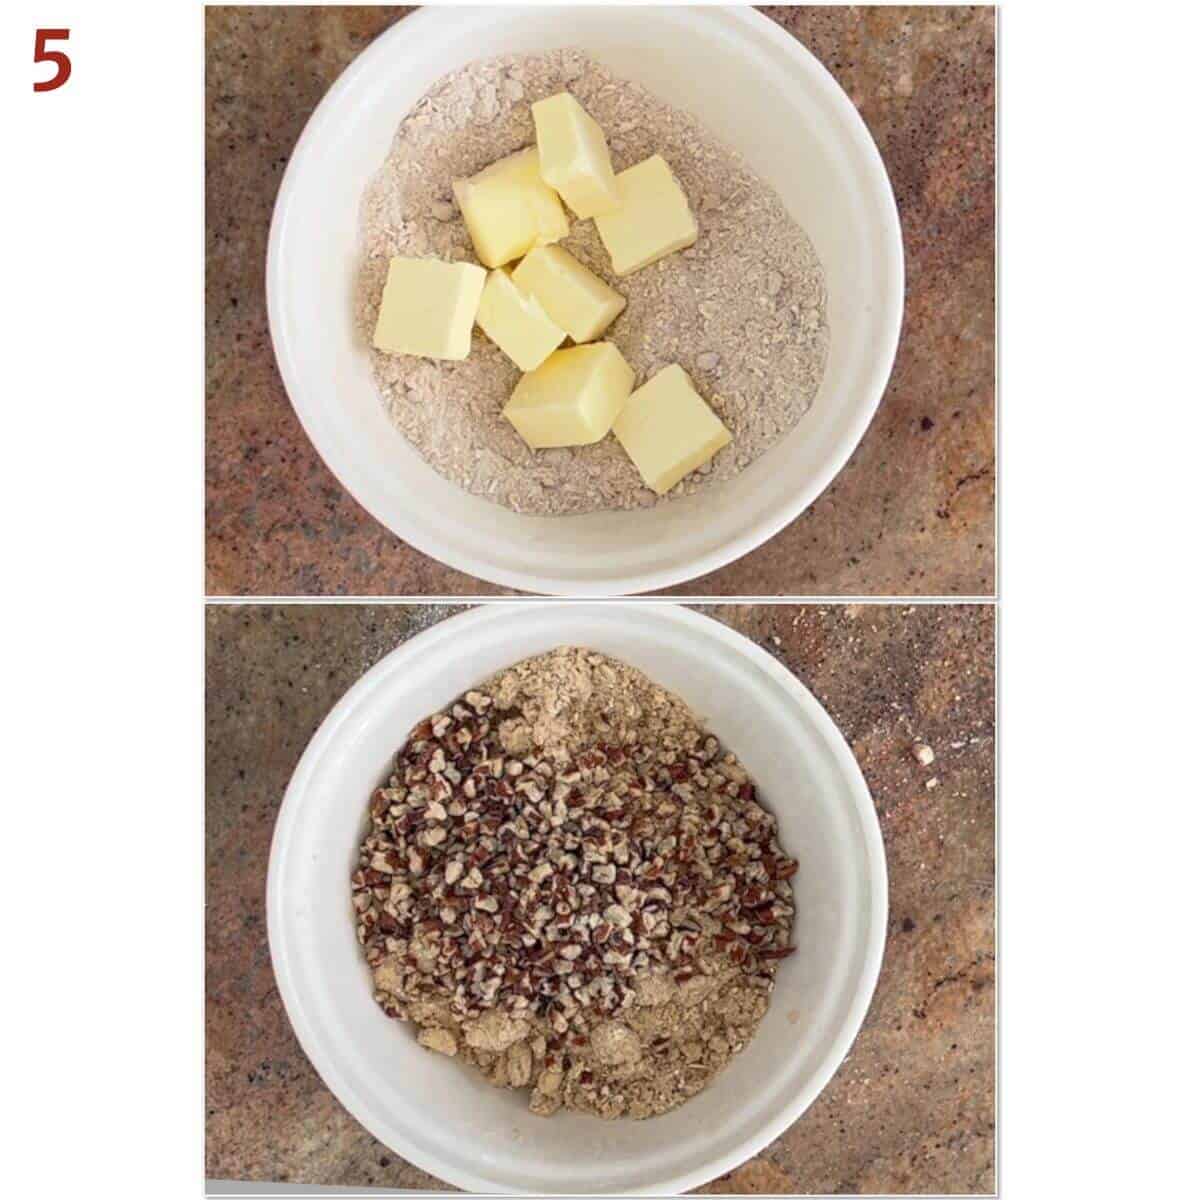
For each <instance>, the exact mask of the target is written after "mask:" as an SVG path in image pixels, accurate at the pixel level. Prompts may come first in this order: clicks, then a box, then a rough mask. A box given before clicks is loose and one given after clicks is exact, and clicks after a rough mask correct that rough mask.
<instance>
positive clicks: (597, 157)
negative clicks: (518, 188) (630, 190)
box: [532, 92, 621, 217]
mask: <svg viewBox="0 0 1200 1200" xmlns="http://www.w3.org/2000/svg"><path fill="white" fill-rule="evenodd" d="M532 107H533V123H534V125H535V126H536V127H537V148H538V159H539V162H540V164H541V170H542V178H543V179H544V180H545V181H546V182H547V183H548V184H549V185H550V186H551V187H552V188H554V190H555V191H556V192H558V194H559V195H560V196H561V197H562V198H563V199H564V200H565V201H566V202H567V204H569V205H570V207H571V209H572V210H573V211H574V213H575V215H576V216H577V217H595V216H598V215H599V214H600V213H607V212H612V211H614V210H615V209H617V208H620V206H621V195H620V193H619V192H618V191H617V177H616V175H614V174H613V169H612V160H611V159H610V158H609V156H608V142H607V141H605V139H604V130H603V129H601V128H600V126H599V125H597V124H596V122H595V121H594V120H593V119H592V118H591V116H590V115H589V114H588V112H587V110H586V109H585V108H584V107H583V105H582V104H580V103H579V101H578V100H576V99H575V97H574V96H572V95H571V93H570V92H559V93H558V95H556V96H551V97H550V98H549V99H547V100H538V101H536V102H535V103H534V104H533V106H532Z"/></svg>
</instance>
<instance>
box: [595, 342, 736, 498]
mask: <svg viewBox="0 0 1200 1200" xmlns="http://www.w3.org/2000/svg"><path fill="white" fill-rule="evenodd" d="M613 433H614V434H615V435H616V438H617V441H619V442H620V443H621V445H622V446H624V447H625V453H626V454H628V455H629V457H630V458H631V459H633V465H634V466H635V467H637V469H638V471H639V472H640V473H641V476H642V478H643V479H644V480H645V481H646V486H647V487H650V488H653V489H654V491H656V492H657V493H658V494H659V495H660V496H662V495H664V494H665V493H667V492H669V491H670V490H671V489H672V488H673V487H674V486H675V485H676V484H677V483H678V482H679V481H680V480H681V479H682V478H683V477H684V476H685V475H686V474H688V472H689V471H694V470H695V469H696V468H697V467H699V466H703V465H704V464H705V463H706V462H708V460H709V459H710V458H712V456H713V455H714V454H716V452H717V451H718V450H720V449H721V447H722V446H727V445H728V444H729V443H730V442H731V441H732V440H733V436H732V435H731V434H730V432H729V430H728V429H726V428H725V426H724V425H723V424H722V423H721V419H720V418H719V417H718V416H717V415H716V413H714V412H713V410H712V409H711V408H709V407H708V405H707V404H705V402H704V400H703V398H702V397H701V396H700V394H699V393H698V392H697V391H696V389H695V388H694V387H693V386H692V381H691V380H690V379H689V378H688V374H687V372H686V371H685V370H684V369H683V368H682V367H680V366H678V365H675V366H670V367H664V368H663V369H662V370H661V371H659V373H658V374H657V375H655V376H654V378H653V379H651V380H649V381H648V382H647V383H644V384H642V386H641V387H640V388H638V390H637V391H636V392H634V393H633V395H632V396H630V397H629V399H628V401H627V402H626V403H625V406H624V407H623V408H622V409H621V412H620V415H619V416H618V417H617V419H616V421H615V422H614V424H613Z"/></svg>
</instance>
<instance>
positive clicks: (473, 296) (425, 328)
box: [374, 258, 487, 359]
mask: <svg viewBox="0 0 1200 1200" xmlns="http://www.w3.org/2000/svg"><path fill="white" fill-rule="evenodd" d="M486 281H487V272H486V271H485V270H484V269H483V268H482V267H477V266H476V265H475V264H474V263H448V262H441V261H439V260H438V259H436V258H393V259H392V260H391V261H390V262H389V263H388V274H387V282H386V283H385V284H384V285H383V299H382V300H381V301H380V303H379V319H378V320H377V321H376V322H375V338H374V341H375V345H376V346H377V347H378V348H379V349H380V350H385V351H387V353H389V354H420V355H423V356H424V357H426V358H451V359H463V358H466V357H467V355H468V354H470V352H471V327H472V326H473V325H474V324H475V313H476V310H477V309H478V308H479V298H480V295H481V294H482V293H483V285H484V283H485V282H486Z"/></svg>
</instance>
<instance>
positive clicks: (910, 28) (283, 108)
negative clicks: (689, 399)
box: [205, 7, 995, 596]
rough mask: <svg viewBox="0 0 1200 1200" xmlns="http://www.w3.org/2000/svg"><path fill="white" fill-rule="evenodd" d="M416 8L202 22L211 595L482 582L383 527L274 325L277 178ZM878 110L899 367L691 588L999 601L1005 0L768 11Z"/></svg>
mask: <svg viewBox="0 0 1200 1200" xmlns="http://www.w3.org/2000/svg"><path fill="white" fill-rule="evenodd" d="M407 11H408V10H407V9H403V8H365V7H328V8H289V7H283V8H271V7H267V8H224V7H214V8H208V9H206V10H205V26H206V103H207V107H206V114H207V127H206V159H205V162H206V170H205V179H206V208H207V212H206V259H207V272H206V284H205V288H206V315H205V322H206V368H207V415H206V438H207V590H208V593H209V594H210V595H234V594H238V595H242V594H254V595H279V596H284V595H408V596H417V595H447V596H452V595H479V594H491V593H499V592H502V591H503V590H504V589H501V588H497V587H496V586H495V585H492V584H488V583H484V582H482V581H480V580H477V579H474V578H472V577H471V576H468V575H465V574H462V573H460V572H458V571H454V570H452V569H451V568H449V567H446V566H443V565H442V564H441V563H439V562H437V561H435V560H434V559H431V558H428V557H427V556H425V555H423V554H421V553H419V552H418V551H417V550H415V549H413V548H412V547H411V546H408V545H406V544H405V543H404V542H402V541H400V540H399V539H398V538H396V537H395V536H394V535H393V534H391V533H390V532H388V531H387V530H386V529H385V528H384V527H383V526H381V525H379V524H378V523H377V522H376V521H375V520H374V519H373V518H371V517H370V516H368V514H367V513H366V512H365V511H364V510H363V509H362V508H360V507H359V506H358V504H357V503H356V502H355V501H354V500H353V499H352V498H351V497H350V496H349V494H348V493H347V492H346V491H345V490H344V489H343V488H342V486H341V485H340V484H339V483H338V482H337V480H336V479H335V478H334V477H333V476H332V475H331V474H330V472H329V471H328V469H327V468H326V467H325V465H324V464H323V463H322V462H321V460H320V459H319V458H318V456H317V453H316V451H315V450H314V449H313V447H312V445H311V444H310V443H309V441H308V439H307V437H306V436H305V434H304V432H303V430H302V429H301V428H300V425H299V422H298V421H297V420H296V417H295V414H294V413H293V411H292V408H291V405H290V404H289V402H288V399H287V396H286V393H285V392H284V388H283V384H282V383H281V381H280V379H279V375H278V373H277V371H276V368H275V360H274V355H273V353H272V350H271V341H270V336H269V333H268V330H267V317H266V306H265V297H264V282H263V269H264V262H265V257H266V245H267V231H268V228H269V225H270V219H271V210H272V206H273V204H274V200H275V193H276V190H277V188H278V186H279V181H280V178H281V177H282V174H283V169H284V167H285V166H286V164H287V160H288V156H289V155H290V153H291V151H292V147H293V146H294V144H295V141H296V138H297V137H298V135H299V133H300V130H301V128H302V127H303V125H304V123H305V121H306V120H307V119H308V116H309V114H310V113H311V112H312V110H313V108H314V107H315V106H316V104H317V102H318V101H319V100H320V98H321V97H322V95H323V94H324V93H325V91H326V89H327V88H328V87H329V86H330V84H332V83H333V81H334V80H335V79H336V78H337V76H338V74H339V73H340V72H341V70H342V69H343V68H344V67H345V66H346V65H347V64H348V63H349V62H350V61H351V59H353V58H354V57H355V55H357V54H358V53H359V51H361V50H362V49H363V48H364V47H365V46H366V45H367V44H368V43H369V42H370V41H371V39H372V38H373V37H375V36H376V35H377V34H378V33H380V32H381V31H382V30H383V29H385V28H387V27H388V26H389V25H391V24H393V23H394V22H395V21H396V20H397V18H399V17H400V16H402V15H403V14H404V13H405V12H407ZM763 11H764V12H766V13H767V14H768V15H769V16H770V17H772V18H773V19H774V20H775V21H777V22H778V23H779V24H780V25H782V26H783V27H784V28H785V29H787V30H789V31H790V32H791V33H793V34H795V36H796V37H798V38H800V39H801V41H803V42H804V43H805V45H807V46H808V47H809V48H810V49H811V50H812V51H813V52H814V53H815V54H816V55H817V57H818V58H819V59H820V60H821V61H822V62H823V63H824V64H825V65H826V66H827V67H828V68H829V70H830V71H832V72H833V74H834V75H835V76H836V77H837V79H838V80H839V82H840V83H841V84H842V86H843V87H844V88H845V89H846V91H847V93H848V94H849V96H850V98H851V100H853V102H854V103H855V104H856V105H857V107H858V110H859V112H861V113H862V116H863V118H864V119H865V120H866V122H867V125H868V126H869V127H870V129H871V132H872V134H873V135H874V137H875V140H876V142H877V143H878V145H879V148H880V151H881V152H882V154H883V158H884V161H885V162H886V163H887V167H888V171H889V174H890V175H891V179H892V185H893V187H894V188H895V191H896V197H897V201H898V203H899V207H900V214H901V220H902V223H903V227H904V243H905V254H906V270H907V297H906V308H905V319H904V328H903V332H902V336H901V341H900V350H899V355H898V357H897V360H896V366H895V370H894V371H893V374H892V378H891V382H890V383H889V385H888V388H887V391H886V394H885V396H884V399H883V403H882V405H881V407H880V410H879V412H878V414H877V415H876V417H875V420H874V421H873V423H872V425H871V427H870V429H869V430H868V432H867V434H866V437H865V439H864V440H863V442H862V444H861V445H860V446H859V448H858V450H857V451H856V452H855V454H854V456H853V457H852V458H851V460H850V462H849V464H848V465H847V467H846V468H845V470H843V471H842V472H841V474H840V475H839V476H838V477H837V479H836V480H835V481H834V483H833V484H832V485H831V486H830V487H829V488H827V489H826V491H825V493H824V494H823V495H822V496H821V497H820V498H819V499H818V500H817V501H816V503H814V504H813V505H812V507H811V508H809V510H808V511H807V512H806V513H804V514H803V516H801V517H799V518H798V519H797V520H795V521H793V522H792V523H791V524H790V525H789V526H788V527H787V528H786V529H784V530H782V531H781V532H780V533H779V534H777V535H776V536H775V537H774V538H772V539H771V540H770V541H769V542H767V543H766V544H765V545H763V546H761V547H759V549H757V550H755V551H754V552H752V553H751V554H748V555H746V556H745V557H743V558H741V559H739V560H738V561H737V562H734V563H731V564H730V565H729V566H727V567H724V568H722V569H721V570H719V571H715V572H713V573H712V574H710V575H706V576H703V577H701V578H700V579H698V580H693V581H691V582H689V583H686V584H683V585H680V586H679V587H677V588H675V589H672V590H673V591H675V592H676V593H679V594H686V595H714V596H716V595H728V596H739V595H777V594H780V595H991V594H992V593H993V591H994V588H995V573H994V487H995V459H994V412H993V407H994V394H993V381H994V367H993V362H994V309H995V257H994V246H995V219H994V218H995V181H994V156H995V78H994V71H995V10H994V9H992V8H932V7H925V8H921V7H917V8H863V7H852V8H788V7H778V8H766V9H764V10H763Z"/></svg>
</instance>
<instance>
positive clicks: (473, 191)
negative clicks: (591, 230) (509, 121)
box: [453, 146, 570, 267]
mask: <svg viewBox="0 0 1200 1200" xmlns="http://www.w3.org/2000/svg"><path fill="white" fill-rule="evenodd" d="M453 187H454V198H455V200H457V201H458V207H459V209H460V211H461V212H462V215H463V220H464V221H465V222H466V223H467V232H468V233H469V234H470V235H471V241H472V242H473V243H474V246H475V253H476V254H478V255H479V261H480V262H481V263H483V265H484V266H485V267H502V266H503V265H504V264H505V263H507V262H512V260H513V259H514V258H520V257H521V255H522V254H524V253H525V252H526V251H527V250H529V249H530V248H531V247H533V246H542V245H545V244H547V243H548V242H556V241H558V239H559V238H562V237H566V236H567V233H568V231H569V230H570V222H569V221H568V220H567V214H566V213H565V212H564V211H563V206H562V201H561V200H559V198H558V193H557V192H555V190H554V189H553V188H552V187H549V186H548V185H547V184H546V182H545V181H544V180H543V179H542V176H541V172H540V171H539V169H538V152H537V147H536V146H531V147H530V148H529V149H528V150H518V151H517V153H516V154H510V155H509V156H508V157H507V158H502V159H500V160H499V162H494V163H492V165H491V166H490V167H485V168H484V169H483V170H482V171H480V172H479V174H478V175H472V176H471V178H470V179H456V180H455V181H454V184H453Z"/></svg>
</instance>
